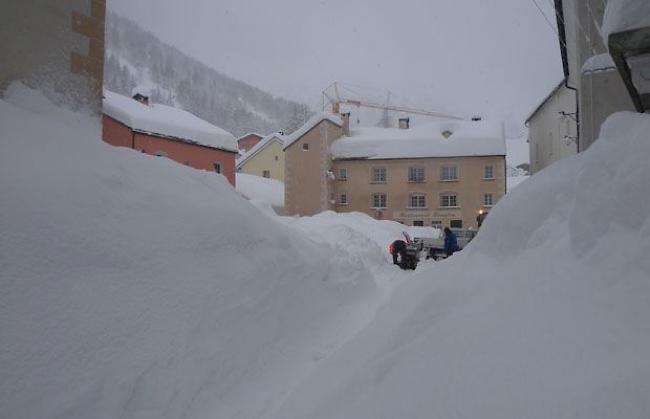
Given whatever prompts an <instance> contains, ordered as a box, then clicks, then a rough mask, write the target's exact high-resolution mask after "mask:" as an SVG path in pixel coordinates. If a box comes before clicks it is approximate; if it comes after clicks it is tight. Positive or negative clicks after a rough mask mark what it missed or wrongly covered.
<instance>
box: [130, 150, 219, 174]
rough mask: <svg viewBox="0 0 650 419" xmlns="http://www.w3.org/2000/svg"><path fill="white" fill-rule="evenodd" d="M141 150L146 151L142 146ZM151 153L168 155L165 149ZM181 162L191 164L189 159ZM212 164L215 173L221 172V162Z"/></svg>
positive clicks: (186, 164) (159, 155)
mask: <svg viewBox="0 0 650 419" xmlns="http://www.w3.org/2000/svg"><path fill="white" fill-rule="evenodd" d="M142 152H143V153H146V150H145V149H144V148H143V149H142ZM153 154H154V156H157V157H168V156H167V152H166V151H162V150H156V152H155V153H153ZM183 164H184V165H185V166H191V164H190V162H189V161H185V162H183ZM213 165H214V171H215V172H216V173H219V174H221V163H219V162H214V164H213Z"/></svg>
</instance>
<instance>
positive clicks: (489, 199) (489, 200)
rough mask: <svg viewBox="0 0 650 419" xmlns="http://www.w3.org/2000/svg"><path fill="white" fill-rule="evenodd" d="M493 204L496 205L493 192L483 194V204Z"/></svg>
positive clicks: (486, 205)
mask: <svg viewBox="0 0 650 419" xmlns="http://www.w3.org/2000/svg"><path fill="white" fill-rule="evenodd" d="M492 205H494V199H493V198H492V194H491V193H486V194H483V206H485V207H491V206H492Z"/></svg>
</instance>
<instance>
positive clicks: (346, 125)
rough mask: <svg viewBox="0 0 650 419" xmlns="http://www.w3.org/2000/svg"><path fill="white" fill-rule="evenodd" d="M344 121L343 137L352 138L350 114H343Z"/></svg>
mask: <svg viewBox="0 0 650 419" xmlns="http://www.w3.org/2000/svg"><path fill="white" fill-rule="evenodd" d="M341 118H342V119H343V127H342V128H343V135H344V136H346V137H349V136H350V112H344V113H342V114H341Z"/></svg>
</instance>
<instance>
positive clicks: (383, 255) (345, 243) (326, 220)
mask: <svg viewBox="0 0 650 419" xmlns="http://www.w3.org/2000/svg"><path fill="white" fill-rule="evenodd" d="M282 220H283V221H284V222H285V223H286V224H287V225H289V226H291V227H294V228H297V229H298V230H300V231H302V232H303V233H305V234H307V235H308V236H309V237H310V238H311V239H312V240H315V241H316V242H318V243H321V244H326V245H334V244H335V245H337V246H338V247H340V248H342V249H343V250H344V251H345V252H346V253H347V254H349V255H351V257H353V258H354V260H355V261H357V263H358V264H362V265H366V266H367V267H368V268H369V269H375V268H378V269H380V270H385V269H386V264H385V262H387V261H389V260H390V262H391V263H392V259H391V258H390V255H389V253H388V245H389V244H390V243H392V242H393V241H395V240H397V239H400V240H404V235H403V232H406V233H408V234H409V235H410V236H411V237H438V236H439V235H440V230H438V229H436V228H432V227H415V226H406V225H403V224H400V223H398V222H395V221H388V220H382V221H378V220H375V219H374V218H372V217H370V216H369V215H367V214H364V213H361V212H348V213H336V212H334V211H325V212H322V213H320V214H316V215H314V216H312V217H299V218H296V217H282Z"/></svg>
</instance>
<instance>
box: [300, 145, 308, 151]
mask: <svg viewBox="0 0 650 419" xmlns="http://www.w3.org/2000/svg"><path fill="white" fill-rule="evenodd" d="M302 149H303V151H307V150H309V144H307V143H303V144H302Z"/></svg>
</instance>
